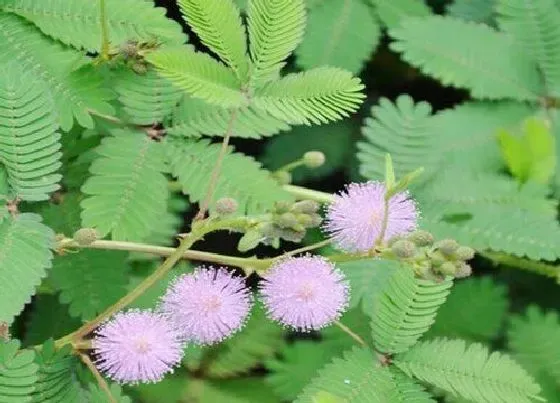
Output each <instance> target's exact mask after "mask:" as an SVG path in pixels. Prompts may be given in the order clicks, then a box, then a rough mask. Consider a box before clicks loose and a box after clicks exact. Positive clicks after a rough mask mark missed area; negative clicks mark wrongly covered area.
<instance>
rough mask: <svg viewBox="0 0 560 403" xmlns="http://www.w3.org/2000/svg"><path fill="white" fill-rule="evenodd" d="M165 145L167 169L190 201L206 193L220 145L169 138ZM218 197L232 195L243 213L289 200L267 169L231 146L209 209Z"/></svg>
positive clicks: (251, 212)
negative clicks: (233, 149)
mask: <svg viewBox="0 0 560 403" xmlns="http://www.w3.org/2000/svg"><path fill="white" fill-rule="evenodd" d="M167 149H168V158H169V161H170V167H171V173H172V175H173V176H175V177H177V179H178V180H179V183H180V184H181V186H182V188H183V192H184V193H185V194H188V195H189V198H190V200H191V201H192V202H199V201H201V200H202V199H203V198H204V197H205V196H206V191H207V189H208V184H209V183H210V177H211V174H212V168H213V166H214V164H215V161H216V158H217V157H218V154H219V151H220V145H219V144H210V143H209V142H208V141H206V140H200V141H192V140H186V139H174V140H173V139H172V140H171V141H170V142H169V143H168V144H167ZM185 161H189V163H188V164H186V163H185ZM222 197H232V198H234V199H236V200H237V202H238V203H239V209H240V212H243V213H247V214H254V213H260V212H263V211H265V210H267V209H269V208H271V207H272V206H273V205H274V203H275V202H276V201H280V200H291V196H290V195H289V194H288V193H286V192H285V191H284V190H282V188H281V187H280V185H279V184H278V183H277V182H276V181H275V180H274V179H273V178H272V176H271V175H270V173H268V172H267V171H264V170H262V169H261V166H260V164H259V163H257V162H255V161H254V160H253V159H252V158H250V157H246V156H245V155H242V154H238V153H232V152H231V149H230V151H229V153H228V154H226V156H225V158H224V160H223V164H222V170H221V174H220V177H219V179H218V183H217V186H216V192H215V193H214V196H213V200H212V202H211V204H210V206H211V209H212V208H213V207H214V203H215V201H216V200H218V199H220V198H222Z"/></svg>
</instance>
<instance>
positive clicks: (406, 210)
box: [325, 182, 418, 252]
mask: <svg viewBox="0 0 560 403" xmlns="http://www.w3.org/2000/svg"><path fill="white" fill-rule="evenodd" d="M386 190H387V189H386V187H385V185H384V184H383V183H380V182H367V183H351V184H350V185H348V186H347V187H346V190H345V191H343V192H341V193H340V194H338V195H336V196H335V200H334V201H333V202H332V203H331V205H330V206H329V208H328V211H327V219H326V223H325V230H326V231H327V232H329V233H330V234H331V236H332V238H333V240H334V242H335V243H336V244H337V246H338V247H339V248H340V249H342V250H345V251H348V252H366V251H368V250H369V249H371V248H372V247H373V246H374V244H375V241H376V240H377V239H379V237H380V236H381V233H382V228H383V217H384V215H385V204H384V198H385V192H386ZM388 213H389V214H388V220H387V227H386V230H385V235H384V237H383V240H388V239H391V238H392V237H394V236H396V235H401V234H406V233H408V232H410V231H412V230H414V229H415V228H416V222H417V220H418V210H417V209H416V204H415V203H414V201H413V200H412V199H411V198H410V197H409V194H408V192H400V193H397V194H396V195H394V196H393V197H392V198H391V200H389V208H388Z"/></svg>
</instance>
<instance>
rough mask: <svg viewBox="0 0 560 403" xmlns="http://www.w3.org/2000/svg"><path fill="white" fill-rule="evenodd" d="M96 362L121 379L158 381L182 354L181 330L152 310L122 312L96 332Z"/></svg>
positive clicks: (94, 345) (118, 380) (124, 381)
mask: <svg viewBox="0 0 560 403" xmlns="http://www.w3.org/2000/svg"><path fill="white" fill-rule="evenodd" d="M93 348H94V351H95V353H96V354H97V360H96V365H97V367H98V368H99V369H100V370H101V371H103V372H104V373H105V374H106V375H107V376H108V377H109V378H111V379H113V380H114V381H117V382H119V383H125V384H126V383H129V384H136V383H139V382H157V381H159V380H161V379H162V378H163V376H164V375H165V374H167V373H168V372H172V371H173V367H175V366H176V365H177V364H179V362H180V361H181V358H182V356H183V343H182V342H181V338H180V334H179V332H178V331H177V330H176V329H175V328H174V326H173V325H172V323H171V322H170V321H169V320H167V319H166V318H165V317H164V316H163V315H161V314H157V313H154V312H152V311H140V310H130V311H128V312H119V313H117V314H116V315H115V316H114V317H113V318H112V319H110V320H109V321H107V322H105V323H104V324H103V325H102V326H101V327H100V328H99V329H98V330H97V331H96V334H95V337H94V339H93Z"/></svg>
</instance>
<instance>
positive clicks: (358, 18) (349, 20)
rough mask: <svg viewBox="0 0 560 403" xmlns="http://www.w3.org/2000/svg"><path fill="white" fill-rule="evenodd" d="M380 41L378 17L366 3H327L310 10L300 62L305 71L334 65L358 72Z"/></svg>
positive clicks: (332, 0) (342, 0)
mask: <svg viewBox="0 0 560 403" xmlns="http://www.w3.org/2000/svg"><path fill="white" fill-rule="evenodd" d="M380 38H381V27H380V26H379V23H378V22H377V18H376V17H375V15H374V13H373V10H372V9H371V7H370V6H368V5H367V4H366V3H365V2H364V1H363V0H326V1H323V2H321V3H320V4H319V5H317V6H316V7H314V8H312V9H311V10H310V11H309V15H308V21H307V26H306V29H305V36H304V38H303V41H302V43H301V44H300V45H299V47H298V48H297V50H296V56H297V63H298V64H299V65H300V66H301V67H302V68H305V69H309V68H313V67H319V66H333V67H340V68H343V69H346V70H349V71H351V72H352V73H358V72H359V71H360V70H361V69H362V66H363V64H364V63H365V62H366V61H367V60H368V59H369V57H370V55H371V53H372V52H373V51H374V50H375V48H376V47H377V44H378V43H379V40H380ZM349 43H351V46H349V45H348V44H349Z"/></svg>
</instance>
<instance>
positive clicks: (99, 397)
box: [87, 383, 132, 403]
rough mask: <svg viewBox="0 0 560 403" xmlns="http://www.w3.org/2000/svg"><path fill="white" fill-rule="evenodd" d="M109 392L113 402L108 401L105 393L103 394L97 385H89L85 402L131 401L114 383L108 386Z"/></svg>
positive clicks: (119, 402)
mask: <svg viewBox="0 0 560 403" xmlns="http://www.w3.org/2000/svg"><path fill="white" fill-rule="evenodd" d="M109 390H110V391H111V396H113V399H114V401H109V397H108V396H107V392H105V391H104V390H103V389H101V387H100V386H99V385H98V384H94V383H90V385H89V390H88V391H87V399H88V400H87V401H88V402H95V403H132V399H130V398H129V397H128V396H125V395H124V394H123V392H122V388H121V387H120V386H119V385H117V384H116V383H112V384H110V385H109Z"/></svg>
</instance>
